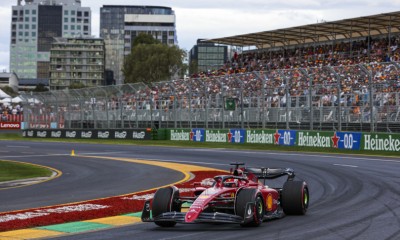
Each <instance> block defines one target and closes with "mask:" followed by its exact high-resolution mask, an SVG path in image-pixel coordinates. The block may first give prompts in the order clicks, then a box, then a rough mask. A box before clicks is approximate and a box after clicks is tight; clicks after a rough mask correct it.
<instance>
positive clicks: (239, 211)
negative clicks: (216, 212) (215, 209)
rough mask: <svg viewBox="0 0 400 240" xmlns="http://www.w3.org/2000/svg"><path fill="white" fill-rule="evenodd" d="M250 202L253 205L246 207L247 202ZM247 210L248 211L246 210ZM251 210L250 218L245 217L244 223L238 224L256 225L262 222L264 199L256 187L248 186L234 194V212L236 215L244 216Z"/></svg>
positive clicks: (245, 225) (244, 225)
mask: <svg viewBox="0 0 400 240" xmlns="http://www.w3.org/2000/svg"><path fill="white" fill-rule="evenodd" d="M248 203H252V204H253V206H254V207H252V208H251V209H248V208H247V204H248ZM246 211H248V212H246ZM250 211H252V212H251V215H252V216H251V217H250V218H245V219H244V223H242V224H240V225H241V226H243V227H250V226H253V227H258V226H260V225H261V223H262V222H263V218H264V213H265V205H264V200H263V198H262V196H261V194H260V193H258V192H257V189H254V188H248V189H242V190H240V191H239V192H238V193H237V195H236V202H235V212H236V215H238V216H241V217H245V216H248V215H249V214H248V213H249V212H250Z"/></svg>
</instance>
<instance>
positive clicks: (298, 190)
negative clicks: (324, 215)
mask: <svg viewBox="0 0 400 240" xmlns="http://www.w3.org/2000/svg"><path fill="white" fill-rule="evenodd" d="M309 201H310V195H309V191H308V186H307V184H306V182H304V181H288V182H285V184H284V185H283V189H282V195H281V205H282V208H283V211H284V212H285V214H287V215H304V214H306V212H307V209H308V204H309Z"/></svg>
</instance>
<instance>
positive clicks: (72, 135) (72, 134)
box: [65, 131, 76, 138]
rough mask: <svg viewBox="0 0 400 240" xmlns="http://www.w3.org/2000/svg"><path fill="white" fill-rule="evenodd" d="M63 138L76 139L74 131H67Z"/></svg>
mask: <svg viewBox="0 0 400 240" xmlns="http://www.w3.org/2000/svg"><path fill="white" fill-rule="evenodd" d="M65 136H66V137H67V138H75V137H76V132H75V131H72V132H70V131H67V132H66V133H65Z"/></svg>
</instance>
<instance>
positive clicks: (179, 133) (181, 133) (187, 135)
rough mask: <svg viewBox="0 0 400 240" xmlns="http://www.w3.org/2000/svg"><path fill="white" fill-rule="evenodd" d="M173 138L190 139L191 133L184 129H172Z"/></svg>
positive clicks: (174, 139)
mask: <svg viewBox="0 0 400 240" xmlns="http://www.w3.org/2000/svg"><path fill="white" fill-rule="evenodd" d="M171 140H172V141H189V140H190V133H189V132H184V131H176V130H171Z"/></svg>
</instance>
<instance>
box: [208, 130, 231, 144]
mask: <svg viewBox="0 0 400 240" xmlns="http://www.w3.org/2000/svg"><path fill="white" fill-rule="evenodd" d="M226 141H227V133H221V132H220V131H217V132H212V131H206V142H226Z"/></svg>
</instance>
